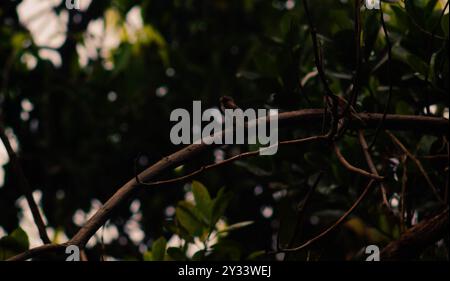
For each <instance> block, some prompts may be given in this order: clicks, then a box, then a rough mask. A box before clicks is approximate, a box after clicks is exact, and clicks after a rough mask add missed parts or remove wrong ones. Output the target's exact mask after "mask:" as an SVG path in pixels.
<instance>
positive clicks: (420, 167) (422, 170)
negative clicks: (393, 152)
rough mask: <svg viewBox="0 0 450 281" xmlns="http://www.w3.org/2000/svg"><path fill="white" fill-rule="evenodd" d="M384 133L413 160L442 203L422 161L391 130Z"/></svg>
mask: <svg viewBox="0 0 450 281" xmlns="http://www.w3.org/2000/svg"><path fill="white" fill-rule="evenodd" d="M386 133H387V134H388V135H389V137H390V138H391V140H392V142H394V143H395V144H396V145H397V146H398V147H399V148H400V149H401V150H402V151H403V152H404V153H405V154H406V155H407V156H408V157H409V158H410V159H411V160H412V161H413V162H414V164H416V166H417V168H418V169H419V171H420V173H422V175H423V177H424V178H425V181H426V182H427V184H428V186H429V187H430V189H431V191H433V194H434V195H435V196H436V198H437V199H438V200H439V201H440V202H442V203H444V200H443V199H442V197H441V196H440V195H439V192H438V190H437V188H436V186H435V185H434V184H433V182H432V181H431V179H430V177H429V176H428V174H427V172H426V171H425V169H424V168H423V166H422V163H421V162H420V161H419V159H417V158H416V156H414V154H412V153H411V152H410V151H409V150H408V149H407V148H406V147H405V146H404V145H403V143H402V142H401V141H400V140H399V139H398V138H397V137H396V136H394V135H393V134H392V133H391V132H389V131H386Z"/></svg>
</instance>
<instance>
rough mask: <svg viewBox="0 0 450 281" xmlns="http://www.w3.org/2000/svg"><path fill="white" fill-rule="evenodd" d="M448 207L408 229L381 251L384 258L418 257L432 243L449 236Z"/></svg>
mask: <svg viewBox="0 0 450 281" xmlns="http://www.w3.org/2000/svg"><path fill="white" fill-rule="evenodd" d="M448 212H449V209H448V207H447V208H446V209H444V210H443V211H442V212H440V213H439V214H438V215H436V216H434V217H432V218H430V219H428V220H424V221H422V222H420V223H418V224H416V225H415V226H413V227H411V228H410V229H408V230H407V231H406V232H405V233H403V235H402V236H400V239H398V240H396V241H393V242H391V243H389V244H388V245H387V246H386V247H384V249H383V250H382V251H381V253H380V256H381V259H382V260H406V259H413V258H415V257H418V256H419V255H420V254H421V253H422V252H423V250H425V249H426V248H427V247H428V246H430V244H432V243H434V242H436V241H438V240H439V239H441V238H443V237H444V236H445V235H447V237H448Z"/></svg>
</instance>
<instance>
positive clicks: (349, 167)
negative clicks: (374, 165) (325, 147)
mask: <svg viewBox="0 0 450 281" xmlns="http://www.w3.org/2000/svg"><path fill="white" fill-rule="evenodd" d="M333 149H334V152H335V153H336V156H337V158H338V160H339V162H341V164H342V165H343V166H344V167H345V168H346V169H347V170H349V171H351V172H354V173H357V174H360V175H361V176H363V177H367V178H371V179H374V180H378V181H382V180H383V179H384V177H380V176H379V175H376V174H371V173H369V172H367V171H365V170H363V169H360V168H357V167H355V166H353V165H352V164H350V163H348V161H347V160H346V159H345V157H344V156H343V155H342V153H341V151H340V150H339V147H338V146H337V144H336V143H333Z"/></svg>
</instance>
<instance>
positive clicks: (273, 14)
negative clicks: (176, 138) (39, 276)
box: [0, 0, 449, 260]
mask: <svg viewBox="0 0 450 281" xmlns="http://www.w3.org/2000/svg"><path fill="white" fill-rule="evenodd" d="M24 2H33V1H32V0H27V1H20V0H13V1H10V0H7V1H1V4H0V23H1V27H0V70H1V76H0V78H1V80H0V91H1V94H0V106H1V109H0V110H1V111H0V113H1V123H2V126H3V127H5V128H6V131H5V132H6V134H7V135H8V137H10V140H11V142H12V143H13V144H14V145H13V146H14V147H15V149H16V152H17V154H18V155H19V158H20V161H21V164H22V167H23V169H24V171H25V175H26V177H27V179H28V181H29V182H30V185H31V187H32V189H33V190H39V191H40V192H37V193H39V194H40V195H41V196H40V197H41V199H40V203H39V204H40V206H41V207H42V212H43V214H45V218H46V222H47V223H48V228H49V229H51V230H53V231H52V232H49V233H51V234H52V235H51V237H50V238H51V239H53V242H55V243H60V242H64V239H66V238H65V237H69V238H70V237H72V236H73V235H74V234H75V233H76V232H77V231H78V229H79V227H80V226H81V225H82V224H83V223H84V222H85V220H86V216H89V215H92V213H93V211H94V210H96V209H98V205H99V201H100V202H105V201H106V200H107V199H108V198H109V197H110V196H111V195H112V194H114V192H115V191H116V190H117V188H118V187H120V186H121V185H122V184H123V183H125V182H126V181H128V180H129V179H132V178H133V177H134V176H135V174H136V172H137V171H141V170H143V169H144V168H146V167H148V166H149V165H151V164H152V163H154V162H156V161H158V160H159V159H161V158H163V157H164V156H167V155H169V154H170V153H172V152H174V151H176V150H178V149H180V148H181V147H180V146H175V145H173V144H171V142H170V139H169V132H170V129H171V127H172V126H173V122H170V120H169V116H170V112H171V111H172V110H173V109H175V108H186V109H188V110H191V107H192V101H193V100H201V101H202V103H203V105H204V106H205V107H217V106H219V102H218V101H219V98H220V97H221V96H224V95H227V96H232V97H233V98H234V100H235V101H236V103H238V104H239V106H240V107H242V108H278V109H280V111H289V110H296V109H302V108H323V106H324V103H323V96H324V92H325V89H324V85H323V83H322V82H321V80H320V78H319V75H318V74H317V69H316V65H315V60H314V52H315V50H314V48H313V44H312V40H311V32H310V31H311V26H310V25H309V24H308V20H307V16H306V15H305V9H304V6H303V3H302V2H303V1H299V0H298V1H293V0H288V1H278V0H274V1H265V0H233V1H225V0H214V1H211V0H205V1H192V0H174V1H150V0H141V1H130V0H110V1H92V3H90V5H89V6H88V7H86V8H84V6H83V9H82V10H80V11H78V10H67V9H66V6H65V1H42V2H48V3H54V5H53V4H49V6H48V8H47V9H44V11H45V12H42V10H40V9H41V8H40V9H38V8H36V9H35V10H34V13H32V14H34V16H33V17H29V18H28V19H24V18H23V17H21V16H20V13H19V12H18V11H19V10H20V6H21V5H23V3H24ZM81 2H83V0H81ZM86 2H88V1H86ZM446 3H447V2H445V1H438V0H407V1H386V2H383V4H382V11H383V13H384V19H385V29H386V31H387V35H388V36H386V32H385V31H384V30H383V26H382V21H381V20H380V19H381V12H380V10H377V9H372V10H369V9H366V8H365V7H364V5H362V8H361V30H362V36H361V42H360V43H361V50H360V58H361V60H360V63H358V62H357V58H356V54H357V53H358V50H357V48H356V44H355V11H354V9H355V8H354V7H355V4H354V1H351V0H346V1H344V0H342V1H335V0H320V1H309V10H310V17H311V20H312V22H313V23H314V25H315V29H316V30H317V33H318V41H319V48H320V50H319V51H320V53H321V55H322V57H323V68H324V70H325V73H326V75H327V79H328V81H329V83H330V88H331V90H332V91H333V92H334V93H335V94H337V95H339V96H341V97H343V98H348V97H349V96H350V95H351V92H352V89H353V87H354V74H355V69H358V68H359V71H358V77H359V78H358V81H359V95H358V99H357V101H356V105H355V109H356V111H358V112H378V113H383V112H384V110H385V106H386V104H387V105H388V108H387V112H388V113H393V114H403V115H406V114H408V115H432V116H438V117H442V116H446V118H448V106H449V99H448V90H449V65H448V64H449V59H448V43H449V41H448V28H449V23H448V8H447V12H446V13H445V14H444V13H443V9H444V6H445V4H446ZM30 5H32V4H30ZM52 5H53V6H52ZM49 15H55V16H56V17H59V18H60V19H62V20H61V21H60V22H59V23H56V25H57V26H58V28H57V29H55V30H54V32H53V33H52V32H47V31H45V29H46V25H50V24H53V25H55V23H53V22H51V19H52V18H51V17H50V16H49ZM30 18H31V19H30ZM64 19H65V20H64ZM31 21H38V22H40V29H41V32H43V33H45V32H47V33H48V34H47V35H46V36H47V38H53V37H57V36H62V38H63V39H62V40H61V42H60V43H51V45H47V46H46V45H45V43H42V42H43V40H39V41H40V42H37V41H38V40H37V39H36V36H38V35H36V34H34V33H33V32H31V31H30V30H31V27H30V26H31V24H32V23H30V22H31ZM61 30H62V31H61ZM99 30H100V31H99ZM38 32H39V28H38ZM109 36H111V37H114V36H116V37H117V38H116V37H114V38H116V39H111V38H109ZM44 37H45V36H44ZM44 41H45V40H44ZM47 42H51V40H47ZM111 42H113V43H111ZM390 46H391V48H389V47H390ZM49 53H50V55H49ZM55 53H56V59H55ZM58 58H59V59H60V61H58ZM390 86H392V89H391V90H390ZM390 91H392V93H391V100H390V101H388V100H389V98H388V96H389V92H390ZM308 125H309V126H307V127H303V126H298V127H297V126H295V127H294V126H289V127H286V128H283V129H282V130H281V131H280V135H279V138H280V139H281V140H287V139H294V138H300V137H307V136H312V135H318V134H321V132H322V130H323V128H322V124H320V123H318V124H308ZM374 133H375V128H373V129H370V130H369V129H368V130H365V135H366V138H367V140H368V142H369V144H370V143H371V141H372V140H373V137H374ZM392 133H393V134H394V135H395V136H396V137H397V138H398V139H399V140H400V141H401V142H402V143H403V145H404V146H405V147H406V148H407V149H408V150H409V151H410V152H411V153H412V154H413V155H415V156H416V157H417V159H419V160H420V163H421V165H422V167H423V169H424V170H425V171H426V174H427V175H428V177H429V180H430V181H431V182H432V183H433V185H434V186H435V187H436V188H437V189H438V191H439V193H440V194H442V195H444V193H445V192H446V191H445V190H447V189H448V156H447V157H446V155H448V146H449V144H448V138H446V137H445V136H441V135H433V134H424V133H423V132H421V131H420V130H419V131H414V130H408V131H392ZM338 145H339V147H340V149H341V152H342V154H343V155H345V157H346V159H347V160H348V161H349V162H350V163H352V164H354V165H355V166H358V167H361V168H363V169H368V168H367V164H366V160H365V158H364V154H363V153H362V149H361V146H360V144H359V142H358V135H357V131H354V130H348V131H347V132H346V133H345V135H343V136H342V137H341V138H340V139H339V141H338ZM255 148H256V147H255V146H251V145H249V146H246V145H241V146H228V147H225V148H218V149H215V150H212V151H209V152H206V153H203V154H201V155H199V156H197V157H195V158H193V159H190V160H189V161H187V162H186V163H185V164H184V165H183V166H180V167H178V168H176V169H173V170H171V171H168V172H166V173H165V174H164V175H163V176H161V179H169V178H173V177H176V176H181V175H184V174H187V173H188V172H190V171H193V170H195V169H198V168H199V167H201V166H203V165H206V164H209V163H214V161H220V159H223V158H228V157H230V156H233V155H236V154H238V153H240V152H244V151H249V150H254V149H255ZM371 155H372V157H373V161H374V162H375V164H376V168H377V169H378V172H379V173H380V175H383V176H385V177H386V181H385V182H384V185H385V186H386V189H387V196H388V200H389V204H390V207H391V210H389V208H387V207H386V206H383V205H382V198H381V196H380V192H379V186H378V184H376V185H375V187H374V188H373V189H372V190H371V191H370V193H369V194H368V196H367V197H366V198H365V199H364V200H363V201H362V202H361V204H360V205H359V206H358V207H357V208H356V209H355V210H354V211H353V212H352V214H351V215H350V216H349V217H348V218H347V219H346V220H345V221H344V222H343V223H342V224H341V225H339V226H338V227H337V228H336V229H335V230H333V231H332V232H331V233H329V234H328V235H326V236H325V237H323V238H322V239H320V240H319V241H317V242H315V243H313V244H312V245H311V246H310V247H307V248H306V249H304V250H301V251H297V252H292V253H286V254H279V253H277V251H276V250H277V243H279V244H280V245H282V246H283V247H288V246H289V247H293V246H297V245H300V244H302V242H305V241H307V240H308V239H310V238H312V237H314V236H315V235H317V234H318V233H320V232H321V231H323V230H324V229H325V228H326V227H328V226H330V225H331V224H333V223H334V222H335V221H336V220H337V219H338V218H339V217H340V216H341V215H342V214H343V213H344V212H345V211H346V210H347V209H348V208H349V207H350V206H351V205H352V204H353V202H354V201H355V200H356V199H357V198H358V196H359V195H360V194H361V192H362V191H363V189H364V187H365V186H366V185H367V182H368V180H367V179H366V178H364V177H362V176H360V175H357V174H354V173H351V172H350V171H348V170H347V169H346V168H345V167H343V166H342V165H341V164H340V163H339V161H338V160H337V157H336V156H335V154H334V152H333V149H332V147H329V146H326V145H323V144H320V143H312V144H307V145H301V146H295V145H293V146H286V147H284V146H283V147H280V149H279V151H278V153H277V154H276V155H274V156H264V157H252V158H248V159H242V160H238V161H235V162H233V163H231V164H229V165H226V166H223V167H220V168H218V169H212V170H209V171H207V172H205V173H201V174H199V175H198V176H196V177H195V180H196V181H194V182H187V183H186V182H177V183H173V184H165V185H161V186H152V187H145V186H144V187H142V188H141V189H140V190H139V191H138V192H137V193H135V194H133V197H132V198H129V199H128V200H127V201H126V203H125V204H122V205H121V207H120V208H119V209H118V210H116V211H115V212H114V214H113V215H112V217H111V218H110V220H109V221H108V222H107V224H106V225H104V227H103V228H101V229H100V230H99V231H98V232H97V234H96V235H95V236H94V237H93V238H92V241H91V242H90V243H89V244H88V247H87V249H86V254H87V257H88V259H90V260H91V259H92V260H97V259H100V257H107V258H114V259H129V260H143V259H144V260H162V259H175V260H186V259H216V260H223V259H226V260H229V259H231V260H242V259H264V260H272V259H285V260H290V259H294V260H344V259H346V260H348V259H364V247H365V246H367V245H370V244H376V245H379V246H380V247H383V246H384V245H386V244H387V243H389V242H390V241H393V240H396V239H398V238H399V237H400V235H401V234H402V233H403V232H404V231H405V230H406V229H408V228H409V227H411V226H412V225H413V224H415V223H417V222H418V221H421V220H422V219H424V218H426V217H428V216H429V215H430V214H432V213H434V212H435V211H437V210H439V209H440V208H441V207H442V206H441V203H439V201H437V200H436V198H435V196H434V194H433V193H432V192H431V191H430V189H429V188H428V185H429V182H428V181H427V178H425V177H424V175H423V173H422V172H421V171H420V170H419V167H418V165H417V163H416V162H415V161H414V160H413V159H411V157H407V156H405V152H404V151H403V150H401V149H400V148H399V146H398V145H396V144H395V143H394V142H393V141H392V139H391V138H390V137H389V135H388V134H386V133H385V132H384V131H383V130H381V131H380V132H379V135H378V137H377V139H376V142H375V144H374V146H373V147H372V150H371ZM430 155H438V156H439V157H430ZM5 157H6V156H5ZM136 158H138V159H137V161H136V162H137V167H135V159H136ZM4 164H5V165H4V167H3V168H4V171H5V172H4V184H3V186H2V187H0V206H1V210H2V211H1V212H0V226H1V228H0V234H1V232H3V234H4V235H5V237H4V238H2V240H0V249H1V250H0V258H1V259H6V258H7V257H10V256H12V255H13V254H15V253H18V252H21V251H23V250H24V249H27V248H28V247H29V243H28V240H30V241H31V240H32V235H34V240H36V239H38V241H39V242H40V243H41V241H40V240H39V238H38V236H37V232H36V233H34V234H31V233H28V237H27V233H25V232H24V231H23V229H25V227H24V226H23V224H22V223H21V219H23V217H24V216H25V209H26V208H27V207H26V205H25V207H24V206H23V204H19V203H18V202H20V201H21V199H20V198H23V197H22V196H23V192H22V191H21V190H20V189H19V188H17V177H16V175H15V174H14V173H12V172H11V165H10V164H9V162H7V161H4ZM316 181H317V182H316ZM313 186H314V187H315V188H314V190H313V192H312V193H311V194H310V198H308V200H306V201H304V199H305V197H307V194H308V192H309V191H310V190H311V188H312V187H313ZM446 188H447V189H446ZM35 194H36V193H35ZM308 196H309V195H308ZM302 204H304V205H305V206H304V208H303V207H302V206H303V205H302ZM299 210H300V211H299ZM22 228H23V229H22ZM7 234H10V235H9V236H6V235H7ZM106 236H108V237H109V238H107V237H106ZM176 237H179V238H180V239H176ZM447 242H448V241H447ZM194 244H195V245H197V246H196V247H192V245H194ZM446 245H448V244H446V242H445V241H444V242H442V241H441V242H439V243H437V244H432V245H430V247H429V248H428V249H427V251H425V252H424V254H423V255H422V256H421V258H422V259H446V254H447V252H446V251H447V250H446V249H448V248H446ZM34 246H37V245H34ZM166 249H167V251H166Z"/></svg>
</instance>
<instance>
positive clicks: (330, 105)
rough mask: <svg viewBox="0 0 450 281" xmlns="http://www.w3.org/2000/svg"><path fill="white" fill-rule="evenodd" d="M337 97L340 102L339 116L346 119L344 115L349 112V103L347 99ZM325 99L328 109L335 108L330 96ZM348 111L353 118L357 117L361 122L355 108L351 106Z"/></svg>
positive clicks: (338, 107)
mask: <svg viewBox="0 0 450 281" xmlns="http://www.w3.org/2000/svg"><path fill="white" fill-rule="evenodd" d="M335 97H336V98H337V101H338V106H337V110H338V116H339V117H344V116H343V115H344V114H345V113H346V112H345V110H347V107H348V102H347V101H346V100H345V99H343V98H341V97H340V96H337V95H335ZM324 99H325V102H326V104H327V106H328V108H330V109H331V108H333V99H332V98H331V97H330V96H328V95H327V96H325V97H324ZM348 110H349V111H350V114H351V116H352V117H355V118H356V119H359V120H361V118H359V116H358V112H356V110H355V108H354V107H353V106H351V105H350V107H349V108H348Z"/></svg>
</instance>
